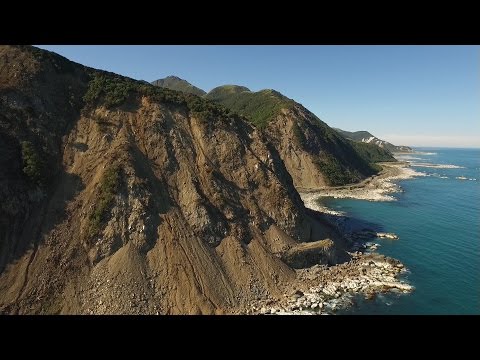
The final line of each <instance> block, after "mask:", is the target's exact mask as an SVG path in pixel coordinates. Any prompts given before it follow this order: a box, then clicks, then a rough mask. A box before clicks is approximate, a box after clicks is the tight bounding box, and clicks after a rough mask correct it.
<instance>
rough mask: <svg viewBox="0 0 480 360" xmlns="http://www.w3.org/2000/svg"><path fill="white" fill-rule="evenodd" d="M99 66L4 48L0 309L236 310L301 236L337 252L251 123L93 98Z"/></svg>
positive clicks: (275, 277)
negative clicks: (31, 158)
mask: <svg viewBox="0 0 480 360" xmlns="http://www.w3.org/2000/svg"><path fill="white" fill-rule="evenodd" d="M20 64H23V65H20ZM19 66H20V70H17V69H18V67H19ZM93 73H94V71H93V70H92V69H87V68H85V67H83V66H81V65H78V64H74V63H72V62H69V61H68V60H66V59H64V58H61V57H59V56H57V55H54V54H50V53H47V52H43V51H40V50H36V49H32V48H29V47H9V46H7V47H0V150H1V156H0V166H2V169H5V171H2V173H1V174H0V204H1V208H0V219H1V220H0V225H1V231H0V271H1V272H0V311H1V312H3V313H161V314H180V313H181V314H185V313H188V314H190V313H230V312H241V311H242V309H244V308H246V307H247V306H248V305H249V304H250V303H251V302H253V301H255V300H258V299H261V298H265V297H268V296H270V297H281V296H283V292H282V289H283V287H284V286H286V285H288V284H289V283H291V282H292V281H294V280H295V271H294V270H293V268H298V267H303V266H308V265H309V260H308V259H307V260H305V259H304V258H303V257H302V255H301V254H302V251H303V250H302V249H303V248H305V249H306V250H308V258H312V259H314V260H312V261H315V262H323V263H333V262H335V261H337V260H339V259H340V258H342V257H344V256H345V254H344V252H343V251H342V243H341V242H342V239H341V238H340V237H339V236H338V234H336V232H335V231H334V230H333V229H331V228H330V227H329V226H328V225H326V224H323V223H322V222H321V220H319V219H318V218H317V217H316V216H315V214H312V213H309V212H307V211H306V209H305V208H304V206H303V203H302V201H301V199H300V197H299V195H298V193H297V192H296V190H295V188H294V186H293V182H292V178H291V177H290V174H289V173H288V171H287V169H288V167H289V166H297V164H292V165H288V166H287V168H286V167H285V164H284V162H283V161H282V160H281V156H280V154H279V153H278V152H277V150H276V149H275V146H273V145H272V144H270V143H269V142H268V141H267V140H266V139H265V137H264V136H265V135H264V134H262V133H261V132H259V131H258V130H256V129H255V127H253V126H252V125H250V124H248V123H247V122H245V121H244V120H242V119H241V118H240V117H238V116H227V115H225V116H224V115H221V116H220V115H218V116H213V117H210V116H208V115H206V116H199V115H198V114H196V113H195V112H192V111H191V109H189V108H188V106H185V105H182V104H175V103H172V102H168V101H163V102H162V101H157V100H155V99H154V98H153V97H151V96H148V95H145V94H141V93H139V92H135V91H132V92H130V93H128V96H126V100H125V101H124V102H123V103H122V104H121V105H118V106H113V107H112V106H110V107H107V106H105V104H104V103H103V102H102V101H96V102H94V103H90V104H86V103H85V102H84V101H83V100H82V98H83V95H84V94H85V92H86V91H87V89H88V87H89V81H91V78H92V74H93ZM106 76H108V74H107V75H106ZM199 101H200V100H199ZM201 101H204V100H201ZM25 142H28V143H29V144H31V146H32V148H33V149H34V150H35V151H36V152H38V154H39V155H38V156H39V158H40V159H41V163H42V165H41V166H40V167H39V169H40V170H39V173H40V175H39V177H32V176H33V175H31V176H30V178H29V177H28V176H27V175H26V174H30V173H28V172H26V170H25V156H26V155H25V151H24V148H23V147H22V146H24V143H25ZM284 148H285V149H284ZM284 148H282V151H294V149H291V150H289V148H288V145H286V146H284ZM301 165H302V164H300V166H301ZM34 175H35V174H34ZM35 176H36V175H35ZM311 177H312V180H311V181H320V180H313V177H314V174H313V173H312V176H311ZM39 179H40V180H39ZM319 240H323V242H319V243H318V244H319V245H318V246H316V245H315V244H317V243H312V244H313V245H310V246H306V245H305V244H304V243H305V242H308V243H310V242H315V241H317V242H318V241H319ZM330 240H332V241H330Z"/></svg>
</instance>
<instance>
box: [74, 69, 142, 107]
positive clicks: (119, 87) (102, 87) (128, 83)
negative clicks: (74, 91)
mask: <svg viewBox="0 0 480 360" xmlns="http://www.w3.org/2000/svg"><path fill="white" fill-rule="evenodd" d="M134 89H135V82H134V81H133V80H130V79H127V78H122V77H119V76H108V75H106V74H95V75H94V76H93V78H92V80H90V82H89V84H88V89H87V92H86V93H85V96H84V97H83V100H84V101H85V102H86V103H93V102H94V101H97V100H98V99H100V98H103V101H104V103H105V105H106V106H107V107H114V106H118V105H121V104H122V103H123V102H124V101H125V100H126V99H127V97H128V94H129V93H130V92H131V91H132V90H134Z"/></svg>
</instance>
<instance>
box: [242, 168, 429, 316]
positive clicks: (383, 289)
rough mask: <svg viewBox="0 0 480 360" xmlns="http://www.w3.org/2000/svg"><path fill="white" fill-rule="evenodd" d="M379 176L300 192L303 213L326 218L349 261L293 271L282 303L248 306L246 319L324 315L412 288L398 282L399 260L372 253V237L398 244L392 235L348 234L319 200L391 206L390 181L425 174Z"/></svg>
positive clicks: (395, 171)
mask: <svg viewBox="0 0 480 360" xmlns="http://www.w3.org/2000/svg"><path fill="white" fill-rule="evenodd" d="M381 165H382V166H383V170H382V172H381V173H380V174H379V175H377V176H373V177H371V178H369V179H366V180H365V181H363V182H362V183H360V184H356V185H352V186H343V187H337V188H324V189H316V190H313V189H301V191H300V196H301V197H302V200H303V201H304V203H305V206H306V207H307V208H310V209H312V210H315V211H319V212H321V213H323V214H324V216H325V218H326V220H328V221H329V222H330V223H331V224H332V225H333V226H335V227H336V228H337V229H338V230H339V231H340V232H342V233H343V234H344V236H345V238H346V240H347V241H348V243H349V245H350V251H351V252H349V254H350V256H351V260H350V261H348V262H345V263H343V264H337V265H334V266H330V267H329V266H327V265H315V266H313V267H310V268H306V269H299V270H296V271H297V281H296V282H295V286H293V287H290V288H288V289H285V291H284V293H285V295H284V298H283V299H281V300H274V299H270V300H264V301H260V302H258V303H256V304H254V305H252V307H251V309H250V310H248V311H247V313H250V314H276V315H288V314H304V315H307V314H308V315H328V314H334V313H335V312H337V311H338V310H340V309H345V308H347V307H350V306H352V305H353V302H354V301H355V296H358V295H361V296H364V297H365V298H366V299H373V298H374V297H375V296H376V295H377V294H379V293H387V292H397V293H409V292H411V291H413V289H414V288H413V286H411V285H410V284H408V283H406V282H405V281H403V280H401V279H400V276H401V275H402V274H403V273H405V272H406V271H408V270H407V269H406V268H405V266H404V265H403V264H402V263H401V262H400V261H398V260H396V259H393V258H390V257H387V256H384V255H381V254H378V253H375V251H376V250H377V248H378V246H380V245H379V244H377V243H373V242H371V240H372V239H375V238H385V239H390V240H397V239H398V236H397V235H396V234H393V233H385V232H376V231H373V230H370V229H364V230H362V231H357V232H347V231H346V230H345V228H344V223H345V220H346V219H347V218H346V217H345V214H344V213H342V212H339V211H334V210H331V209H329V208H327V207H325V206H323V205H322V204H321V202H319V199H320V198H322V197H334V198H354V199H362V200H370V201H393V200H395V198H394V197H393V196H391V195H389V194H391V193H394V192H398V191H401V188H400V187H399V186H398V185H396V184H394V183H393V181H394V180H403V179H410V178H413V177H416V176H424V174H422V173H419V172H416V171H414V170H412V169H411V168H409V166H408V163H382V164H381Z"/></svg>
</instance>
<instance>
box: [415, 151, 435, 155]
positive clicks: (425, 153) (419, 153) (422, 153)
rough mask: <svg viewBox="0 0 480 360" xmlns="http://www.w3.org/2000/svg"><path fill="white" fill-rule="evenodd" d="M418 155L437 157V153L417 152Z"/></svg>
mask: <svg viewBox="0 0 480 360" xmlns="http://www.w3.org/2000/svg"><path fill="white" fill-rule="evenodd" d="M415 154H417V155H437V153H436V152H423V151H415Z"/></svg>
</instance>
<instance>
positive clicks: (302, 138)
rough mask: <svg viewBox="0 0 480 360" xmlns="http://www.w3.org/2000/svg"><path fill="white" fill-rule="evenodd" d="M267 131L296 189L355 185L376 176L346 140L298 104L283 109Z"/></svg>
mask: <svg viewBox="0 0 480 360" xmlns="http://www.w3.org/2000/svg"><path fill="white" fill-rule="evenodd" d="M266 132H267V134H268V135H269V137H270V138H271V139H272V142H273V143H274V144H275V147H276V148H277V149H278V152H279V153H280V156H281V157H282V159H283V161H284V162H285V166H286V168H287V170H288V172H289V173H290V174H291V176H292V179H293V182H294V184H295V186H296V187H297V188H319V187H323V186H327V185H339V184H345V183H353V182H357V181H360V180H361V179H363V178H365V177H367V176H369V175H372V174H374V173H375V171H374V170H373V168H371V167H370V165H369V164H368V163H367V162H366V161H365V160H364V159H362V158H361V157H360V155H359V154H358V153H357V152H356V151H355V149H353V148H352V146H351V145H350V144H349V143H348V142H347V141H345V140H344V139H343V138H341V137H340V136H338V135H337V134H336V132H334V131H333V130H332V129H331V128H330V127H329V126H328V125H327V124H325V123H323V122H321V121H320V120H319V119H318V118H317V117H316V116H315V115H314V114H312V113H311V112H309V111H308V110H307V109H305V108H304V107H302V106H300V105H298V104H297V105H295V106H294V107H293V108H291V109H284V110H282V112H281V114H279V115H278V116H276V117H275V118H274V119H273V120H272V121H271V122H270V123H269V124H268V126H267V128H266Z"/></svg>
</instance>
